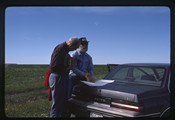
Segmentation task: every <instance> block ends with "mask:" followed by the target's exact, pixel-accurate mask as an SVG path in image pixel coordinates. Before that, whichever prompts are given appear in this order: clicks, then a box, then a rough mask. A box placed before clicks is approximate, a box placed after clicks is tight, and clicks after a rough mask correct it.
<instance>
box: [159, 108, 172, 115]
mask: <svg viewBox="0 0 175 120" xmlns="http://www.w3.org/2000/svg"><path fill="white" fill-rule="evenodd" d="M169 109H170V107H168V108H166V109H165V110H164V111H163V112H162V114H161V115H160V117H162V116H163V115H164V113H165V112H166V111H168V110H169Z"/></svg>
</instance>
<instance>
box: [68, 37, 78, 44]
mask: <svg viewBox="0 0 175 120" xmlns="http://www.w3.org/2000/svg"><path fill="white" fill-rule="evenodd" d="M68 44H70V45H71V46H75V45H79V44H80V40H79V38H77V37H71V38H69V40H68Z"/></svg>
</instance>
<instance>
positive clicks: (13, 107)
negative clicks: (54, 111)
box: [5, 65, 108, 117]
mask: <svg viewBox="0 0 175 120" xmlns="http://www.w3.org/2000/svg"><path fill="white" fill-rule="evenodd" d="M48 68H49V66H48V65H8V66H6V68H5V115H6V117H49V113H50V107H51V102H50V101H48V100H47V89H46V88H45V87H44V85H43V81H44V79H45V73H46V70H47V69H48ZM94 72H95V73H94V74H95V79H96V80H97V79H102V78H103V77H104V76H105V75H106V74H107V73H108V71H107V66H105V65H95V66H94Z"/></svg>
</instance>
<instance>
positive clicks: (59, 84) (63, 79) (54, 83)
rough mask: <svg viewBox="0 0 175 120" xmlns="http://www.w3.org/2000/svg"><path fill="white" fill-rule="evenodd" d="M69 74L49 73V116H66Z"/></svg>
mask: <svg viewBox="0 0 175 120" xmlns="http://www.w3.org/2000/svg"><path fill="white" fill-rule="evenodd" d="M68 81H69V76H67V75H59V74H55V73H51V74H50V77H49V86H50V88H51V91H52V106H51V112H50V116H51V117H68V116H67V114H68V89H69V86H68V84H69V83H68Z"/></svg>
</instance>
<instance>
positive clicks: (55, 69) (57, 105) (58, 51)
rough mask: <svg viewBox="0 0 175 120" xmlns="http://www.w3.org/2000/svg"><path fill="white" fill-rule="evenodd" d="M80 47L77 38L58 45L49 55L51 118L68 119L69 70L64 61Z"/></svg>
mask: <svg viewBox="0 0 175 120" xmlns="http://www.w3.org/2000/svg"><path fill="white" fill-rule="evenodd" d="M79 45H80V40H79V39H78V38H77V37H72V38H70V39H69V40H68V41H66V42H63V43H61V44H58V45H57V46H56V47H55V48H54V51H53V53H52V55H51V61H50V70H51V74H50V77H49V86H50V88H51V92H52V106H51V112H50V115H51V117H68V115H67V114H68V94H69V91H68V90H69V75H68V74H69V69H70V68H67V66H66V65H65V61H66V60H67V59H68V57H69V54H68V53H69V51H73V50H76V49H77V48H78V47H79Z"/></svg>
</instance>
